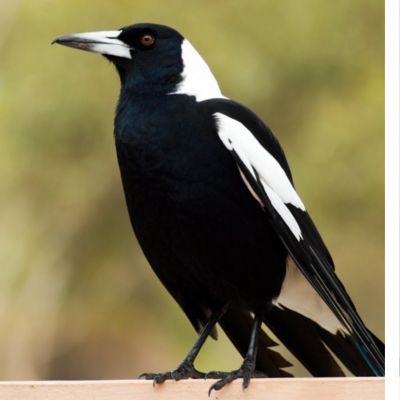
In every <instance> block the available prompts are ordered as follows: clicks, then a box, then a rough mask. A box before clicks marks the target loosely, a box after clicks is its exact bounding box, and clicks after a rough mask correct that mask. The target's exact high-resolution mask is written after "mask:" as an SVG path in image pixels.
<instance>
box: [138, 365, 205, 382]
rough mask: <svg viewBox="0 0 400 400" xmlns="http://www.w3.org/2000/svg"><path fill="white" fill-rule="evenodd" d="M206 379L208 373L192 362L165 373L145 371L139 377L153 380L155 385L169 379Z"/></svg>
mask: <svg viewBox="0 0 400 400" xmlns="http://www.w3.org/2000/svg"><path fill="white" fill-rule="evenodd" d="M189 378H192V379H205V378H206V374H204V373H203V372H200V371H197V369H196V368H195V367H194V365H193V364H192V363H190V362H183V363H182V364H181V365H180V366H179V367H178V368H177V369H175V370H174V371H169V372H163V373H155V374H154V373H144V374H141V375H140V376H139V379H148V380H153V386H155V385H158V384H161V383H163V382H165V381H166V380H168V379H171V380H175V381H180V380H181V379H189Z"/></svg>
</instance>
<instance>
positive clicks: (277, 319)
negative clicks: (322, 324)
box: [264, 307, 344, 377]
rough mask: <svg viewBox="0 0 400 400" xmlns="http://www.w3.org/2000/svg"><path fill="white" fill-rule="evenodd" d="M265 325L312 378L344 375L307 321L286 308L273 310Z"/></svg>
mask: <svg viewBox="0 0 400 400" xmlns="http://www.w3.org/2000/svg"><path fill="white" fill-rule="evenodd" d="M264 322H265V323H266V324H267V325H268V327H269V328H270V329H271V330H272V332H274V334H275V335H276V336H277V337H278V338H279V340H281V341H282V343H283V344H284V345H285V346H286V347H287V348H288V350H289V351H290V352H291V353H292V354H293V355H294V356H295V357H296V358H297V359H298V360H299V361H300V362H301V363H302V364H303V365H304V367H305V368H307V370H308V371H309V372H310V373H311V374H312V375H313V376H318V377H324V376H344V373H343V371H342V369H341V368H340V366H339V365H338V364H337V362H336V361H335V359H334V357H332V355H331V353H330V352H329V351H328V350H327V348H326V347H325V346H324V344H323V342H322V340H321V337H320V333H319V330H318V326H317V325H316V324H314V322H312V321H311V320H310V319H308V318H306V317H304V316H302V315H301V314H298V313H296V312H294V311H291V310H289V309H280V308H278V307H273V308H272V310H271V311H270V312H269V313H268V314H267V315H266V316H265V318H264Z"/></svg>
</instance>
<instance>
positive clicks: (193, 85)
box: [170, 39, 223, 101]
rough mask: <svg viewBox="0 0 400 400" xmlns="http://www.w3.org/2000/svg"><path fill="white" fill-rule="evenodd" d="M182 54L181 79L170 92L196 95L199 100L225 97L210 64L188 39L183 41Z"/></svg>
mask: <svg viewBox="0 0 400 400" xmlns="http://www.w3.org/2000/svg"><path fill="white" fill-rule="evenodd" d="M181 56H182V61H183V70H182V72H181V74H180V76H181V80H180V82H179V83H178V84H177V86H176V88H175V90H174V91H172V92H171V93H170V94H185V95H189V96H195V97H196V100H197V101H202V100H207V99H212V98H218V97H223V95H222V93H221V90H220V88H219V86H218V83H217V80H216V79H215V77H214V75H213V74H212V72H211V70H210V68H209V66H208V65H207V63H206V62H205V61H204V59H203V58H202V57H201V55H200V54H199V53H198V52H197V51H196V49H195V48H194V47H193V46H192V45H191V44H190V42H189V41H188V40H186V39H185V40H183V42H182V47H181Z"/></svg>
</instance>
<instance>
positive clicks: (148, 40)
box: [140, 33, 156, 47]
mask: <svg viewBox="0 0 400 400" xmlns="http://www.w3.org/2000/svg"><path fill="white" fill-rule="evenodd" d="M155 41H156V38H155V37H154V36H153V35H152V34H151V33H146V34H144V35H142V36H141V37H140V44H141V45H142V46H145V47H150V46H152V45H153V44H154V43H155Z"/></svg>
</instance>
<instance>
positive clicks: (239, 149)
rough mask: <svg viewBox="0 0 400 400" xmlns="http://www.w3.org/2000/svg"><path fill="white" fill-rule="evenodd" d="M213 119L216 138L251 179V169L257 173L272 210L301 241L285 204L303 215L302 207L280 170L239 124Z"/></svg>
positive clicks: (294, 222) (250, 134)
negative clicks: (216, 130) (242, 164)
mask: <svg viewBox="0 0 400 400" xmlns="http://www.w3.org/2000/svg"><path fill="white" fill-rule="evenodd" d="M214 115H215V116H216V117H217V125H218V136H219V138H220V139H221V140H222V142H223V143H224V145H225V147H226V148H227V149H228V150H232V149H233V150H235V152H236V153H237V155H238V157H239V158H240V159H241V160H242V162H243V163H244V165H245V166H246V168H248V170H249V172H251V174H252V175H253V176H254V171H253V168H254V169H255V170H256V171H257V173H258V175H259V179H260V181H261V184H262V185H263V187H264V189H265V192H266V194H267V196H268V198H269V199H270V201H271V203H272V205H273V207H274V208H275V210H276V211H277V212H278V213H279V215H280V216H281V217H282V219H283V220H284V221H285V223H286V225H287V226H288V227H289V229H290V230H291V232H292V233H293V235H294V236H295V237H296V239H297V240H300V239H301V238H302V235H301V230H300V227H299V224H298V223H297V221H296V219H295V218H294V217H293V215H292V213H291V212H290V210H289V209H288V208H287V207H286V204H292V205H293V206H295V207H297V208H299V209H300V210H303V211H305V207H304V204H303V202H302V201H301V199H300V197H299V196H298V194H297V193H296V191H295V190H294V187H293V186H292V184H291V182H290V180H289V178H288V177H287V175H286V173H285V171H284V170H283V168H282V167H281V166H280V165H279V163H278V161H276V160H275V158H274V157H273V156H272V155H271V154H270V153H269V152H268V151H267V150H266V149H265V148H264V147H263V146H262V145H261V143H259V141H258V140H257V139H256V138H255V137H254V135H253V134H252V133H251V132H250V131H249V130H248V129H247V128H246V127H245V126H244V125H243V124H242V123H241V122H239V121H237V120H235V119H233V118H230V117H228V116H226V115H225V114H221V113H215V114H214ZM256 198H257V197H256ZM257 200H259V198H257Z"/></svg>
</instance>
